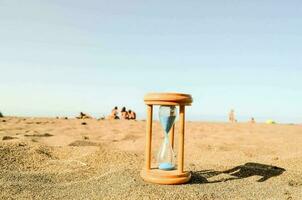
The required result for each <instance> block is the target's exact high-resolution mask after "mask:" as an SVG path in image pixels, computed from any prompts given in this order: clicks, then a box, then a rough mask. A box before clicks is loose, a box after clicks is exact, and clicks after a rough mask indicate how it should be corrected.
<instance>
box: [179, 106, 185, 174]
mask: <svg viewBox="0 0 302 200" xmlns="http://www.w3.org/2000/svg"><path fill="white" fill-rule="evenodd" d="M179 122H180V125H179V128H180V130H179V138H178V172H179V173H183V169H184V152H185V150H184V146H185V141H184V139H185V106H180V107H179Z"/></svg>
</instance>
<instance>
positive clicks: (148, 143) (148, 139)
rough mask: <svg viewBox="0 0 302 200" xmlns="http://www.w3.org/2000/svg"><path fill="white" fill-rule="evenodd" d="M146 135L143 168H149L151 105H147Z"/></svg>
mask: <svg viewBox="0 0 302 200" xmlns="http://www.w3.org/2000/svg"><path fill="white" fill-rule="evenodd" d="M147 115H148V116H147V135H146V149H145V165H146V166H145V168H146V170H150V169H151V147H152V146H151V145H152V143H151V142H152V118H153V106H152V105H148V106H147Z"/></svg>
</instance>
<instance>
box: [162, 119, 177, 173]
mask: <svg viewBox="0 0 302 200" xmlns="http://www.w3.org/2000/svg"><path fill="white" fill-rule="evenodd" d="M175 119H176V116H160V117H159V120H160V122H161V125H162V127H163V129H164V131H165V142H166V143H169V139H168V134H169V131H170V129H171V128H172V126H173V124H174V121H175ZM158 168H159V169H161V170H167V171H169V170H173V169H174V165H173V164H172V163H169V162H162V163H159V166H158Z"/></svg>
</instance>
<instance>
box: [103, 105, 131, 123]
mask: <svg viewBox="0 0 302 200" xmlns="http://www.w3.org/2000/svg"><path fill="white" fill-rule="evenodd" d="M108 118H109V119H124V120H125V119H128V120H136V113H135V112H134V111H132V110H128V111H127V110H126V107H123V108H122V109H121V111H119V110H118V107H117V106H115V107H114V108H113V109H112V111H111V113H110V115H109V117H108Z"/></svg>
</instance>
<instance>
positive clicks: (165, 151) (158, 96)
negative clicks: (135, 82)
mask: <svg viewBox="0 0 302 200" xmlns="http://www.w3.org/2000/svg"><path fill="white" fill-rule="evenodd" d="M144 101H145V104H146V105H147V115H148V116H147V136H146V149H145V167H144V169H143V170H142V172H141V177H142V178H143V179H144V180H145V181H147V182H152V183H158V184H169V185H170V184H182V183H187V182H188V181H190V179H191V173H190V172H186V171H184V133H185V106H189V105H191V103H192V102H193V99H192V97H191V95H188V94H179V93H151V94H147V95H146V96H145V98H144ZM154 105H158V106H160V107H159V121H160V124H161V126H162V129H163V132H164V138H163V142H162V144H161V146H160V149H159V151H158V154H157V163H156V164H155V165H154V166H152V167H151V157H152V155H151V149H152V144H151V143H152V122H153V106H154ZM177 107H179V121H180V126H179V127H180V130H179V136H178V151H177V160H176V155H175V151H174V123H175V120H176V117H177Z"/></svg>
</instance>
